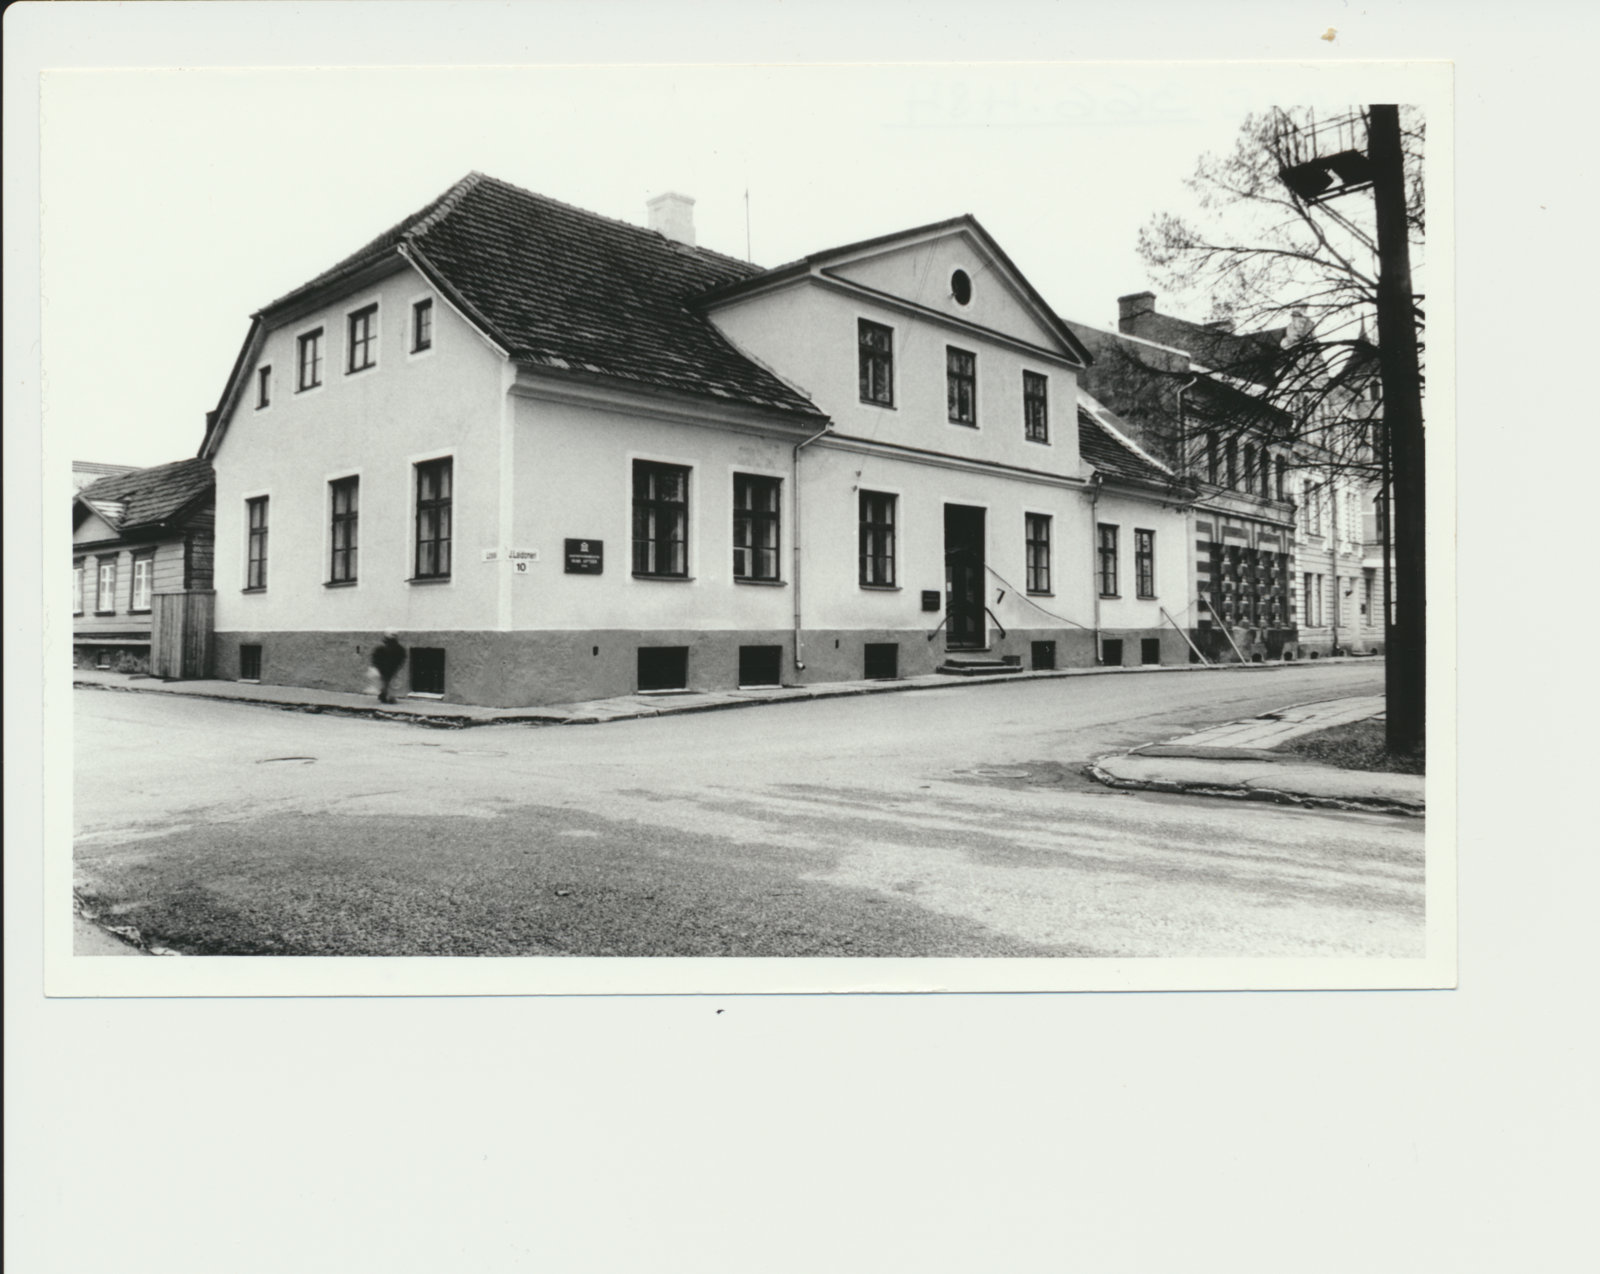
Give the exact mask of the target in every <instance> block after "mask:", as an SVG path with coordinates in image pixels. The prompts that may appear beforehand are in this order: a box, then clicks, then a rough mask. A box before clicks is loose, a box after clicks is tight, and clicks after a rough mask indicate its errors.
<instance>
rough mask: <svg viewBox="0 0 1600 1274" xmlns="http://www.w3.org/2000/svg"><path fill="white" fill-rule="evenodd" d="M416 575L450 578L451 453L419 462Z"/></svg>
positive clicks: (452, 468)
mask: <svg viewBox="0 0 1600 1274" xmlns="http://www.w3.org/2000/svg"><path fill="white" fill-rule="evenodd" d="M416 469H417V523H416V573H415V576H414V578H416V579H449V578H450V540H451V519H452V516H453V510H454V507H455V486H454V483H455V477H454V472H453V470H454V465H453V464H452V462H451V459H450V457H449V456H445V457H443V458H442V459H439V460H427V461H424V462H423V463H421V464H419V465H417V467H416Z"/></svg>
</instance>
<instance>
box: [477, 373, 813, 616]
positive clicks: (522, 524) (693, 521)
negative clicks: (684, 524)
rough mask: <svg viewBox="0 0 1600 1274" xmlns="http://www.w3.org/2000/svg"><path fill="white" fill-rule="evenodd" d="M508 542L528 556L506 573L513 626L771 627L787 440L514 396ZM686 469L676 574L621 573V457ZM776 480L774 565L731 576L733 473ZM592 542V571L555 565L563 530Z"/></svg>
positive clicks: (784, 606)
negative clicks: (683, 532)
mask: <svg viewBox="0 0 1600 1274" xmlns="http://www.w3.org/2000/svg"><path fill="white" fill-rule="evenodd" d="M514 401H515V413H516V414H515V419H516V434H515V443H514V446H515V461H514V466H515V473H516V482H515V487H516V500H515V528H516V529H515V534H514V541H515V542H514V544H512V545H510V546H508V547H511V548H516V549H526V550H534V551H537V552H538V554H539V560H538V561H537V562H534V563H532V564H531V565H530V567H529V569H528V572H527V573H526V574H524V575H513V576H512V615H513V622H512V626H513V627H514V628H517V629H533V628H538V629H557V630H576V629H590V628H593V629H630V630H646V629H663V628H664V629H674V628H698V629H723V630H727V629H773V628H786V627H788V626H789V625H790V624H791V623H792V622H793V598H792V593H791V586H790V583H789V581H790V580H791V576H792V568H791V548H792V546H793V539H792V536H793V525H794V519H793V508H792V497H793V490H792V488H793V483H792V482H791V481H790V472H791V460H792V449H793V444H792V443H791V442H790V441H789V440H787V439H782V438H770V437H764V436H759V435H756V434H752V433H742V432H736V431H734V430H731V429H728V428H725V427H721V426H713V425H696V424H692V423H680V422H675V421H668V420H657V419H650V418H644V417H640V416H637V415H631V414H628V413H626V412H623V411H621V410H602V409H596V408H590V407H581V406H574V405H570V404H566V403H560V402H551V401H544V400H539V399H529V398H525V397H521V396H517V397H516V398H515V400H514ZM635 459H639V460H650V461H656V462H660V463H664V464H673V465H682V466H685V467H687V468H689V469H690V470H691V472H690V477H689V531H688V570H689V576H690V578H689V579H688V580H687V581H680V580H660V579H635V578H634V577H633V560H632V559H633V528H632V514H633V461H634V460H635ZM736 472H739V473H752V474H759V475H763V476H768V477H776V478H779V479H781V480H782V482H783V489H782V500H781V504H782V514H781V534H780V552H779V574H780V578H781V580H782V581H783V582H782V583H780V584H777V585H772V584H765V583H744V582H735V580H734V578H733V475H734V474H735V473H736ZM567 539H589V540H600V541H603V543H604V572H603V573H602V574H601V575H598V576H592V575H568V574H566V573H565V571H564V553H563V548H564V541H565V540H567Z"/></svg>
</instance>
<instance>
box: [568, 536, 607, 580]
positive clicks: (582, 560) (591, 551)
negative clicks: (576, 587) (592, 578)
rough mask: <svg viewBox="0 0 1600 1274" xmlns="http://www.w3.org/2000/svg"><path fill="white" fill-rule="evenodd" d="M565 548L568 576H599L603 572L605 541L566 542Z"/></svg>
mask: <svg viewBox="0 0 1600 1274" xmlns="http://www.w3.org/2000/svg"><path fill="white" fill-rule="evenodd" d="M566 546H567V548H566V557H567V565H566V572H567V574H568V575H600V574H602V573H603V572H604V571H605V541H603V540H568V541H567V542H566Z"/></svg>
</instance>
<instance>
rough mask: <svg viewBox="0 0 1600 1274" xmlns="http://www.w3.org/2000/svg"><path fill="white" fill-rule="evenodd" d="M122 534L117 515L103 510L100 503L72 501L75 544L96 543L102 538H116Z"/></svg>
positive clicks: (73, 538) (73, 539)
mask: <svg viewBox="0 0 1600 1274" xmlns="http://www.w3.org/2000/svg"><path fill="white" fill-rule="evenodd" d="M108 519H109V520H108ZM120 534H121V532H119V531H118V530H117V525H116V519H115V516H114V514H112V513H111V512H110V511H109V510H102V509H101V508H100V507H99V504H98V503H96V504H90V503H89V502H88V501H85V500H74V501H73V502H72V542H73V543H74V544H95V543H98V542H99V541H101V540H114V539H116V538H117V537H118V536H119V535H120Z"/></svg>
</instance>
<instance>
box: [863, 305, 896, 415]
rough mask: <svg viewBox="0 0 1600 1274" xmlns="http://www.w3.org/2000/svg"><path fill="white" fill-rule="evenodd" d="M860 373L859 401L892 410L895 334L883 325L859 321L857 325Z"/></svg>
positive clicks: (865, 320)
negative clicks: (880, 405)
mask: <svg viewBox="0 0 1600 1274" xmlns="http://www.w3.org/2000/svg"><path fill="white" fill-rule="evenodd" d="M856 330H857V340H858V346H859V348H858V351H857V353H858V357H859V360H860V362H859V367H860V373H861V401H862V402H864V403H880V404H882V405H883V406H885V407H892V406H894V332H893V330H892V329H890V328H887V327H885V326H884V325H883V324H882V323H873V322H870V321H869V320H867V319H860V320H858V321H857V324H856Z"/></svg>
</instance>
